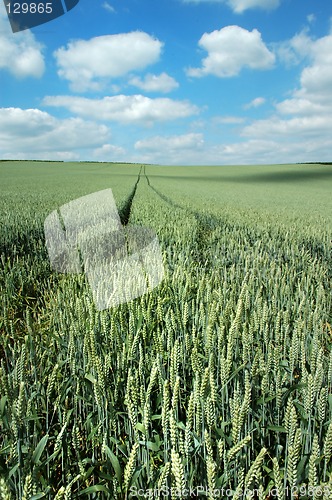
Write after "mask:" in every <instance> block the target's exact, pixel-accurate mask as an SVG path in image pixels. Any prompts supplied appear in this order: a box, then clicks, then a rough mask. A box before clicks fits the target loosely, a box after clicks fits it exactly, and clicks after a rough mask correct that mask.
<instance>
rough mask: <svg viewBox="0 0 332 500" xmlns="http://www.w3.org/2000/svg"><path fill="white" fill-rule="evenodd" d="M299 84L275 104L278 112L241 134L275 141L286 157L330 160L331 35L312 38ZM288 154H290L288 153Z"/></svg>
mask: <svg viewBox="0 0 332 500" xmlns="http://www.w3.org/2000/svg"><path fill="white" fill-rule="evenodd" d="M306 51H307V54H308V57H309V59H310V62H309V64H308V65H307V66H306V67H305V68H304V69H303V70H302V72H301V76H300V86H299V88H298V89H295V90H294V91H293V92H292V95H291V97H290V98H288V99H285V100H284V101H281V102H279V103H277V104H276V106H275V108H276V113H275V114H274V115H272V116H270V117H269V118H266V119H264V120H256V121H253V122H252V123H251V124H250V125H247V126H246V127H244V128H243V130H242V136H243V137H245V138H247V139H249V142H251V141H253V140H258V138H259V139H260V140H261V141H266V142H268V141H273V142H275V143H276V148H275V150H278V157H280V155H282V154H284V157H285V161H327V160H328V161H330V159H331V150H332V139H331V132H330V131H331V129H332V95H331V88H332V69H331V68H332V35H328V36H325V37H322V38H320V39H318V40H315V41H314V40H312V41H311V43H310V44H309V45H308V46H307V48H306ZM286 154H288V158H287V156H286Z"/></svg>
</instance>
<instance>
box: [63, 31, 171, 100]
mask: <svg viewBox="0 0 332 500" xmlns="http://www.w3.org/2000/svg"><path fill="white" fill-rule="evenodd" d="M162 47H163V43H162V42H160V41H159V40H157V39H156V38H153V37H152V36H150V35H148V34H147V33H144V32H140V31H135V32H131V33H121V34H117V35H105V36H99V37H95V38H91V39H90V40H76V41H73V42H69V44H68V45H67V47H66V48H65V47H61V48H60V49H58V50H56V51H55V52H54V56H55V58H56V61H57V65H58V67H59V70H58V74H59V76H60V77H62V78H64V79H66V80H68V81H69V82H70V85H71V88H72V89H73V90H74V91H77V92H84V91H86V90H99V89H101V88H102V87H103V85H105V84H106V83H107V82H108V81H109V80H110V79H111V78H117V77H120V76H123V75H125V74H127V73H129V72H131V71H135V70H139V69H144V68H146V67H147V66H148V65H150V64H153V63H155V62H157V61H158V59H159V57H160V54H161V50H162Z"/></svg>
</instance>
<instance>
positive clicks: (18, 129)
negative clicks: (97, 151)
mask: <svg viewBox="0 0 332 500" xmlns="http://www.w3.org/2000/svg"><path fill="white" fill-rule="evenodd" d="M109 138H110V131H109V129H108V127H106V126H105V125H100V124H96V123H94V122H88V121H84V120H82V119H81V118H69V119H64V120H60V119H57V118H55V117H54V116H52V115H50V114H48V113H45V112H44V111H40V110H39V109H21V108H0V157H1V158H23V159H27V158H58V159H74V158H78V153H77V150H80V149H89V148H96V147H101V146H102V145H103V144H105V143H106V142H107V141H108V140H109Z"/></svg>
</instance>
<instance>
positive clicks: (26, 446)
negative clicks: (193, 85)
mask: <svg viewBox="0 0 332 500" xmlns="http://www.w3.org/2000/svg"><path fill="white" fill-rule="evenodd" d="M232 169H233V170H232ZM0 176H1V187H0V216H1V223H2V227H1V239H0V253H1V259H0V290H1V309H0V335H1V345H0V352H1V356H0V358H1V365H0V498H1V499H6V500H7V499H8V500H9V499H24V500H27V499H29V500H37V499H39V498H47V499H57V500H58V499H60V498H63V499H71V498H73V499H75V498H86V499H94V498H100V499H107V498H109V499H126V498H148V497H153V496H154V497H155V498H156V497H157V498H170V499H173V498H193V497H195V496H196V497H198V496H200V497H204V498H209V499H214V498H233V499H241V498H256V499H259V500H263V499H264V500H268V499H277V498H278V499H280V500H286V499H288V498H301V499H306V498H315V499H316V498H317V499H318V498H320V499H324V500H330V499H331V497H332V461H331V458H332V327H331V324H332V301H331V278H332V260H331V257H332V256H331V239H332V238H331V230H332V221H331V213H332V211H331V208H332V204H331V187H332V182H331V181H332V167H331V166H330V165H297V166H255V167H242V169H241V167H214V168H212V167H206V168H203V167H179V168H176V167H161V166H151V165H115V164H93V163H91V164H90V163H85V164H66V163H63V164H61V163H59V164H55V163H52V162H50V163H46V162H45V163H42V162H0ZM134 186H135V190H134V191H133V188H134ZM105 187H110V188H111V189H112V191H113V194H114V197H115V199H116V202H117V207H118V209H119V213H120V217H121V220H122V221H124V223H125V224H129V225H130V224H135V225H142V226H148V227H150V228H152V229H153V230H155V231H156V233H157V235H158V238H159V243H160V246H161V250H162V256H163V263H164V268H165V277H164V279H163V281H162V282H161V283H160V285H159V286H158V287H156V288H155V289H153V290H152V291H151V292H149V293H147V294H145V295H143V296H141V297H138V298H136V299H135V300H133V301H131V302H128V303H126V304H121V305H119V306H117V307H114V308H110V309H107V310H104V311H98V310H97V309H96V307H95V305H94V303H93V300H92V296H91V291H90V289H89V287H88V285H87V283H86V280H85V277H84V274H81V275H75V274H60V273H56V272H54V271H52V269H51V268H50V263H49V260H48V255H47V251H46V248H45V241H44V234H43V223H44V220H45V217H46V216H47V215H48V213H50V212H51V211H52V210H56V209H57V208H58V207H59V206H60V205H62V204H63V203H66V202H68V201H70V200H72V199H75V198H78V197H79V196H83V195H85V194H88V193H92V192H96V191H98V190H101V189H104V188H105Z"/></svg>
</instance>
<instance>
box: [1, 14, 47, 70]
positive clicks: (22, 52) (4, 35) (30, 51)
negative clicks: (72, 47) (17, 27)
mask: <svg viewBox="0 0 332 500" xmlns="http://www.w3.org/2000/svg"><path fill="white" fill-rule="evenodd" d="M0 47H1V51H0V70H1V69H3V70H6V71H8V72H9V73H11V74H12V75H13V76H15V77H17V78H26V77H34V78H40V77H41V76H42V75H43V73H44V71H45V63H44V56H43V53H42V50H43V47H42V45H41V44H40V43H39V42H37V40H36V39H35V37H34V35H33V34H32V33H31V32H30V31H29V30H27V31H22V32H20V33H16V34H15V35H13V33H12V32H11V29H10V25H9V21H8V19H7V18H6V17H5V15H3V14H2V13H0Z"/></svg>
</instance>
